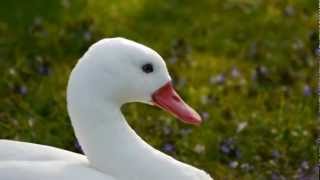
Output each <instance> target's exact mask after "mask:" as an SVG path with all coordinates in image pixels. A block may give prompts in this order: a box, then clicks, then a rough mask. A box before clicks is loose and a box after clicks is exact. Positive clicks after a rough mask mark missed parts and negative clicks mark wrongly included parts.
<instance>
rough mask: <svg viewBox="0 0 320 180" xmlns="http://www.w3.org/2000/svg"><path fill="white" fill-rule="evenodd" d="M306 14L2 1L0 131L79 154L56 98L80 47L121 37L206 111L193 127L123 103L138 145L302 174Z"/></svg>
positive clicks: (202, 161) (247, 169) (227, 171)
mask: <svg viewBox="0 0 320 180" xmlns="http://www.w3.org/2000/svg"><path fill="white" fill-rule="evenodd" d="M316 19H317V16H316V4H315V3H312V2H311V1H298V0H286V1H277V0H267V1H248V0H227V1H223V2H222V1H217V0H213V1H211V0H203V1H198V2H194V1H190V0H187V1H180V0H173V1H168V2H164V1H158V0H156V1H146V0H128V1H115V0H110V1H98V0H91V1H85V0H70V1H68V0H65V1H61V2H60V1H55V0H48V1H40V0H31V1H28V2H24V1H19V0H12V1H7V2H3V3H2V5H1V7H0V34H1V36H0V75H1V77H2V78H1V79H0V138H8V139H17V140H22V141H29V142H35V143H41V144H49V145H52V146H57V147H61V148H64V149H69V150H73V151H78V149H77V148H76V146H75V142H76V140H75V138H74V135H73V133H72V130H71V126H70V122H69V119H68V115H67V113H66V107H65V86H66V83H67V79H68V74H69V72H70V70H71V69H72V67H73V66H74V64H75V63H76V61H77V59H78V58H79V57H80V56H81V55H82V54H83V53H84V52H85V51H86V49H87V48H88V47H89V46H90V44H92V43H93V42H95V41H96V40H98V39H101V38H104V37H114V36H123V37H126V38H129V39H133V40H135V41H138V42H141V43H143V44H146V45H148V46H150V47H152V48H153V49H155V50H156V51H158V52H159V53H160V54H161V55H162V56H163V57H164V59H166V61H167V64H168V68H169V71H170V72H171V74H172V76H173V78H174V83H175V86H176V88H177V89H178V91H179V92H180V93H181V94H182V96H183V97H184V99H185V100H186V101H187V102H188V103H189V104H191V105H192V106H193V107H195V108H196V109H197V110H198V111H199V112H201V114H202V115H203V117H204V118H205V119H206V120H205V122H204V123H203V125H202V126H200V127H192V126H189V125H184V124H181V123H180V122H176V120H174V118H173V117H171V116H169V115H167V114H166V113H164V112H163V111H161V110H158V109H155V108H153V107H149V106H146V105H141V104H129V105H126V106H125V107H124V109H123V111H124V113H125V114H126V117H127V119H128V120H129V122H130V124H131V125H132V127H133V128H134V129H135V130H136V131H137V132H138V134H139V135H141V136H142V137H143V138H144V139H145V140H146V141H147V142H149V143H150V144H152V145H153V146H154V147H156V148H158V149H162V150H163V151H165V152H166V153H168V154H170V155H172V156H174V157H175V158H177V159H179V160H182V161H185V162H188V163H190V164H193V165H195V166H197V167H201V168H203V169H205V170H206V171H208V172H209V173H210V174H211V175H212V176H213V177H215V179H218V180H219V179H245V180H250V179H262V180H263V179H284V178H286V179H303V178H305V179H308V178H309V179H311V178H312V176H313V174H314V173H315V171H314V167H315V165H316V163H317V161H316V145H315V140H316V138H317V132H318V131H319V122H318V121H317V120H316V115H317V101H316V98H315V97H316V87H317V80H316V71H317V64H316V56H317V54H316V47H317V45H318V34H317V30H316V28H317V27H316ZM142 121H143V123H141V122H142Z"/></svg>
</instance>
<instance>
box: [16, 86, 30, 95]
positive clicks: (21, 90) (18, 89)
mask: <svg viewBox="0 0 320 180" xmlns="http://www.w3.org/2000/svg"><path fill="white" fill-rule="evenodd" d="M14 92H15V93H17V94H20V95H22V96H25V95H27V94H28V87H27V86H25V85H19V86H15V87H14Z"/></svg>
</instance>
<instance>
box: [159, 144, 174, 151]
mask: <svg viewBox="0 0 320 180" xmlns="http://www.w3.org/2000/svg"><path fill="white" fill-rule="evenodd" d="M162 150H163V151H164V152H166V153H172V152H174V150H175V147H174V145H172V144H169V143H167V144H165V145H164V146H163V148H162Z"/></svg>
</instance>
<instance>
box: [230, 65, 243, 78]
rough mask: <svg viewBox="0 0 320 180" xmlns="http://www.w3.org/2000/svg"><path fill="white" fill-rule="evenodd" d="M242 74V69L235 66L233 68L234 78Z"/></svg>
mask: <svg viewBox="0 0 320 180" xmlns="http://www.w3.org/2000/svg"><path fill="white" fill-rule="evenodd" d="M240 75H241V73H240V71H239V69H238V68H236V67H233V68H232V70H231V76H232V77H234V78H238V77H239V76H240Z"/></svg>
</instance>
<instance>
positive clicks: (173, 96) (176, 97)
mask: <svg viewBox="0 0 320 180" xmlns="http://www.w3.org/2000/svg"><path fill="white" fill-rule="evenodd" d="M172 99H174V100H175V101H177V102H179V101H180V98H179V97H178V96H177V95H172Z"/></svg>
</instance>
